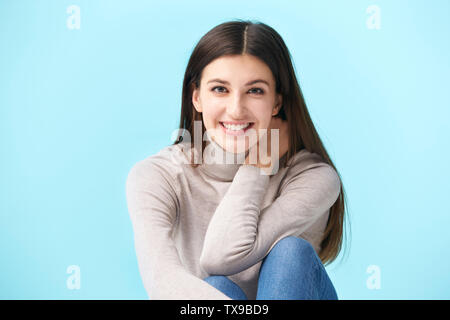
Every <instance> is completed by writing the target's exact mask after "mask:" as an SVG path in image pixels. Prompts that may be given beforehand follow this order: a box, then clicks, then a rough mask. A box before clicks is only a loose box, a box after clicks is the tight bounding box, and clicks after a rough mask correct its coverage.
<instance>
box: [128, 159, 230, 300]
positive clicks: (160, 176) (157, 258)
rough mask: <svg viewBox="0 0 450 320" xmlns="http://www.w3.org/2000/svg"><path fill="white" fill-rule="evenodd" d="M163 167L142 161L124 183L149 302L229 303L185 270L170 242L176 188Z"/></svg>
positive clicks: (137, 253)
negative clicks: (212, 301) (210, 301)
mask: <svg viewBox="0 0 450 320" xmlns="http://www.w3.org/2000/svg"><path fill="white" fill-rule="evenodd" d="M168 170H170V169H167V168H166V166H165V165H164V164H160V163H157V162H149V161H148V160H143V161H140V162H138V163H136V164H135V165H134V166H133V167H132V168H131V170H130V172H129V174H128V177H127V182H126V197H127V204H128V211H129V214H130V218H131V222H132V225H133V231H134V243H135V250H136V256H137V260H138V266H139V272H140V274H141V278H142V280H143V284H144V287H145V289H146V291H147V294H148V296H149V299H151V300H160V299H165V300H175V299H176V300H211V299H214V300H231V298H229V297H228V296H226V295H225V294H223V293H222V292H221V291H219V290H217V289H216V288H214V287H213V286H211V285H210V284H209V283H207V282H206V281H204V280H202V279H200V278H198V277H196V276H195V275H193V274H191V273H190V272H188V270H186V269H185V268H184V266H183V265H182V263H181V262H180V258H179V255H178V252H177V248H176V247H175V244H174V241H173V239H172V228H173V224H174V222H175V220H176V214H177V206H178V204H177V203H178V202H177V196H176V190H177V186H176V184H175V183H174V181H173V180H174V179H173V177H172V176H171V175H170V173H169V172H168Z"/></svg>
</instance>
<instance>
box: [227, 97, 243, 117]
mask: <svg viewBox="0 0 450 320" xmlns="http://www.w3.org/2000/svg"><path fill="white" fill-rule="evenodd" d="M227 113H228V115H229V117H230V118H232V119H236V120H240V119H245V117H246V115H247V108H246V107H245V101H244V100H243V99H242V98H241V96H240V95H239V94H236V95H234V96H233V97H232V99H230V101H229V103H228V106H227Z"/></svg>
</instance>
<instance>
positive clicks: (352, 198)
mask: <svg viewBox="0 0 450 320" xmlns="http://www.w3.org/2000/svg"><path fill="white" fill-rule="evenodd" d="M72 4H75V5H78V6H79V7H80V9H81V28H80V29H79V30H70V29H68V28H67V26H66V20H67V19H68V17H69V14H68V13H67V12H66V9H67V7H68V6H69V5H72ZM372 4H375V5H378V6H379V8H380V9H381V29H379V30H376V29H374V30H371V29H368V28H367V26H366V20H367V19H368V18H369V14H368V13H366V8H367V7H368V6H369V5H372ZM449 12H450V2H449V1H446V0H442V1H437V0H436V1H424V0H423V1H405V0H403V1H401V0H397V1H378V0H372V1H362V0H354V1H331V0H330V1H286V0H284V1H281V0H278V1H230V0H229V1H225V2H216V1H212V2H211V1H161V2H156V1H111V0H108V1H106V0H105V1H98V0H96V1H94V0H89V1H87V0H85V1H81V0H73V1H56V0H54V1H15V0H0V43H1V44H0V45H1V50H0V130H1V133H0V138H1V142H0V146H1V158H0V161H1V166H0V170H1V172H0V177H1V179H0V206H1V207H0V212H1V216H0V256H1V263H0V298H2V299H146V298H147V295H146V292H145V290H144V287H143V285H142V282H141V279H140V275H139V271H138V267H137V261H136V256H135V252H134V243H133V233H132V226H131V222H130V220H129V216H128V211H127V206H126V199H125V180H126V176H127V174H128V171H129V169H130V168H131V166H132V165H133V164H134V163H136V162H137V161H139V160H141V159H143V158H145V157H147V156H149V155H151V154H154V153H156V152H158V151H159V150H160V149H161V148H163V147H164V146H166V145H167V144H169V143H170V142H171V140H170V134H171V133H172V131H173V130H174V129H176V128H177V126H178V121H179V114H180V101H181V85H182V79H183V75H184V71H185V67H186V64H187V60H188V58H189V56H190V54H191V51H192V49H193V48H194V46H195V44H196V43H197V41H198V40H199V39H200V38H201V36H202V35H203V34H205V33H206V32H207V31H208V30H210V29H211V28H212V27H214V26H216V25H218V24H219V23H222V22H225V21H228V20H231V19H235V18H241V19H253V20H259V21H262V22H264V23H267V24H269V25H271V26H272V27H273V28H275V29H276V30H277V31H278V32H279V33H280V34H281V36H282V37H283V38H284V40H285V42H286V44H287V46H288V48H289V50H290V52H291V54H292V57H293V62H294V65H295V68H296V72H297V76H298V78H299V80H300V86H301V88H302V90H303V94H304V96H305V99H306V103H307V106H308V108H309V111H310V113H311V115H312V117H313V120H314V122H315V125H316V128H317V130H318V131H319V133H320V135H321V137H322V139H323V141H324V143H325V145H326V147H327V150H328V151H329V153H330V155H331V157H332V159H333V161H334V162H335V164H336V166H337V168H338V170H339V172H340V174H341V176H342V181H343V183H344V187H345V188H346V191H347V200H348V203H347V204H348V209H349V214H350V215H349V218H350V224H351V233H350V234H349V235H350V238H349V240H350V244H351V245H350V247H349V248H348V253H347V254H346V255H344V259H338V261H336V262H335V263H333V264H332V265H330V266H329V267H327V270H328V272H329V275H330V277H331V279H332V281H333V282H334V284H335V286H336V289H337V291H338V294H339V297H340V298H341V299H444V298H445V299H449V298H450V255H449V244H450V241H449V240H450V237H449V234H450V231H449V226H450V209H449V206H448V203H447V200H448V198H449V189H450V188H449V182H448V181H449V178H450V174H449V169H448V163H449V160H448V158H449V155H450V153H449V151H448V150H449V143H448V141H449V138H450V135H449V116H450V111H449V110H450V109H449V107H450V99H449V79H448V77H449V74H450V68H449V53H450V43H449V42H450V41H449V36H448V35H449V31H450V22H449V19H448V13H449ZM70 265H78V266H79V267H80V268H81V288H80V289H79V290H69V289H68V288H67V286H66V280H67V278H68V277H69V274H67V273H66V269H67V267H68V266H70ZM370 265H377V266H379V268H380V270H381V275H380V280H381V288H380V289H378V290H377V289H369V288H368V287H367V285H366V281H367V279H368V278H369V277H370V274H369V273H367V272H366V270H367V268H368V266H370Z"/></svg>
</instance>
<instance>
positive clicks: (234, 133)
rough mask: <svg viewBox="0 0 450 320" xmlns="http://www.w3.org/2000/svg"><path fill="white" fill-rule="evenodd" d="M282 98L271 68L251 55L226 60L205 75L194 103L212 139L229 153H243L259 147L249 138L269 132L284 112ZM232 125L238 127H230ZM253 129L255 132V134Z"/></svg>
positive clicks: (207, 69) (217, 61) (220, 60)
mask: <svg viewBox="0 0 450 320" xmlns="http://www.w3.org/2000/svg"><path fill="white" fill-rule="evenodd" d="M281 100H282V99H281V94H277V93H276V92H275V79H274V77H273V74H272V72H271V70H270V69H269V67H268V66H267V65H266V64H265V63H264V62H263V61H261V60H260V59H258V58H256V57H254V56H251V55H233V56H222V57H220V58H217V59H216V60H214V61H212V62H211V63H210V64H208V65H207V66H206V67H205V68H204V69H203V72H202V75H201V82H200V88H198V89H194V92H193V95H192V102H193V104H194V107H195V109H196V110H197V111H198V112H201V113H202V116H203V123H204V125H205V128H206V130H207V131H208V134H209V136H210V137H211V138H212V139H213V140H214V141H215V142H216V143H218V144H219V145H220V146H221V147H222V148H223V149H224V150H226V151H228V152H234V153H235V152H243V151H247V149H248V148H250V147H252V145H254V144H255V143H256V140H255V139H248V138H247V139H246V140H247V141H248V142H247V143H245V140H244V139H245V138H244V137H245V136H250V135H252V134H253V138H255V137H256V136H255V135H254V133H259V132H260V131H259V129H267V128H269V124H270V121H271V119H272V116H274V115H276V114H277V113H278V111H279V110H280V107H281V104H282V101H281ZM231 124H234V125H232V126H230V125H231ZM252 129H253V130H252Z"/></svg>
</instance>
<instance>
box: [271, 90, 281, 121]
mask: <svg viewBox="0 0 450 320" xmlns="http://www.w3.org/2000/svg"><path fill="white" fill-rule="evenodd" d="M282 105H283V97H282V95H281V93H278V94H277V97H276V103H275V106H274V107H273V110H272V116H276V115H277V114H278V112H280V109H281V106H282Z"/></svg>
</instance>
